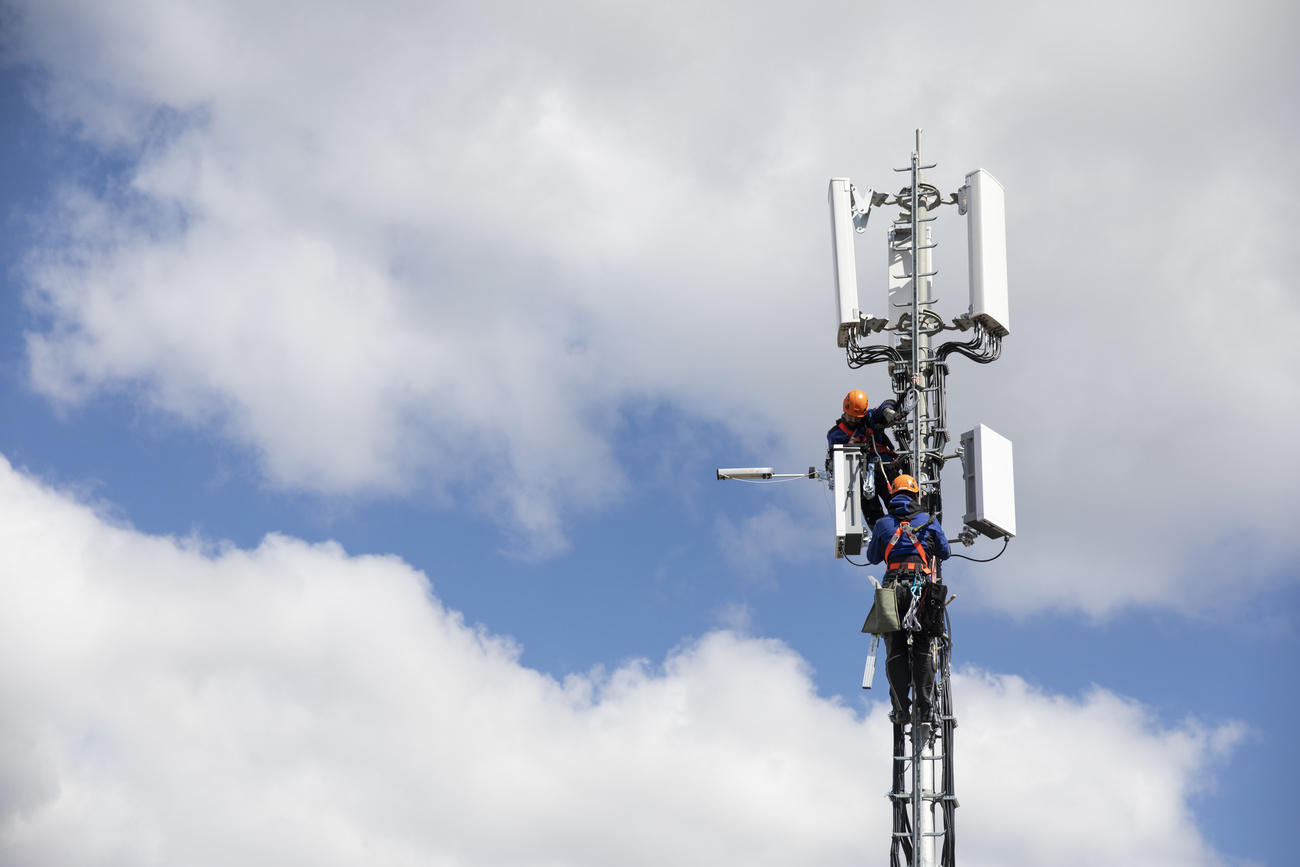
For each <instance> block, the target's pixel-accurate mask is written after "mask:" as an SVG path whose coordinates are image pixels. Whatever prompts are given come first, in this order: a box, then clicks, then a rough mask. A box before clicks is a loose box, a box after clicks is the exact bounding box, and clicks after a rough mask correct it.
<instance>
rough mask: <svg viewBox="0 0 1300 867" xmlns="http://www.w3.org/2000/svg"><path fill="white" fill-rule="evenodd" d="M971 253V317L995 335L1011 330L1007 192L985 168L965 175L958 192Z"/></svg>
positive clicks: (1003, 334)
mask: <svg viewBox="0 0 1300 867" xmlns="http://www.w3.org/2000/svg"><path fill="white" fill-rule="evenodd" d="M959 201H960V203H961V208H960V210H961V212H962V213H964V214H966V237H967V242H968V250H969V254H970V318H971V319H973V320H975V321H976V322H980V323H982V324H983V325H984V327H985V328H987V329H988V331H989V333H990V334H992V335H994V336H995V337H1004V336H1006V335H1008V334H1010V333H1011V312H1010V308H1009V307H1008V304H1007V210H1006V193H1005V192H1004V191H1003V189H1002V184H1000V183H998V180H997V178H995V177H993V175H991V174H989V173H988V172H986V171H985V170H984V169H976V170H975V171H973V172H971V173H970V174H968V175H966V185H965V186H964V187H962V188H961V191H960V194H959Z"/></svg>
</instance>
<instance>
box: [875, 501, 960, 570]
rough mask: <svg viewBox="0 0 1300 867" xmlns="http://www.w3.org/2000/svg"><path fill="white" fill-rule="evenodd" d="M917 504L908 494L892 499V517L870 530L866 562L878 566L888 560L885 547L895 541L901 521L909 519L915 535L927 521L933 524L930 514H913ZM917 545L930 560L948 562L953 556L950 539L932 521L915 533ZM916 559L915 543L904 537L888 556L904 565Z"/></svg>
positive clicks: (886, 517) (905, 535)
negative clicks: (951, 555)
mask: <svg viewBox="0 0 1300 867" xmlns="http://www.w3.org/2000/svg"><path fill="white" fill-rule="evenodd" d="M915 506H916V501H915V500H913V499H912V497H911V495H909V494H895V495H894V496H893V497H891V498H890V499H889V514H888V515H886V516H885V517H883V518H881V519H880V520H879V521H877V522H876V525H875V526H874V527H872V528H871V544H869V545H867V562H868V563H879V562H881V561H882V560H884V559H885V546H886V545H888V544H889V540H890V539H892V538H894V531H896V530H897V529H898V522H899V521H900V520H901V519H904V518H905V519H907V523H908V524H909V525H911V527H912V530H913V531H914V532H915V531H916V528H917V527H920V526H921V525H922V524H924V523H925V522H926V521H930V515H929V513H927V512H916V513H915V514H912V509H913V508H915ZM916 538H917V541H919V542H920V543H921V547H923V548H925V556H926V557H929V558H930V559H931V560H936V559H937V560H947V559H948V556H949V555H950V554H951V553H952V549H950V548H949V547H948V537H947V536H945V535H944V533H943V527H941V526H939V522H938V521H930V524H929V526H927V527H926V528H925V529H923V530H921V531H920V532H917V533H916ZM915 559H916V548H915V547H913V545H912V540H911V539H909V538H907V534H906V533H903V534H901V535H900V536H899V537H898V541H897V542H896V543H894V549H893V550H892V551H890V552H889V562H890V563H902V562H904V561H906V560H915Z"/></svg>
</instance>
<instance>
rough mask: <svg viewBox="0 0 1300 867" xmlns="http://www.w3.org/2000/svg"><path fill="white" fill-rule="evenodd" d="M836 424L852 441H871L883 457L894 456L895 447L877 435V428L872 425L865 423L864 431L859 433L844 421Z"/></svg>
mask: <svg viewBox="0 0 1300 867" xmlns="http://www.w3.org/2000/svg"><path fill="white" fill-rule="evenodd" d="M835 426H836V427H837V428H839V429H840V430H841V431H843V432H844V435H845V436H846V437H848V438H849V442H851V443H871V446H872V448H874V449H875V450H876V453H877V454H879V455H881V456H882V457H887V458H893V457H894V454H895V453H894V449H893V447H892V446H890V444H889V441H888V440H885V439H882V438H881V437H878V436H876V429H875V428H873V427H871V426H870V425H863V427H862V433H860V434H859V433H858V432H857V431H855V430H854V429H853V428H851V427H849V426H848V425H846V424H845V423H844V422H843V421H838V422H836V423H835Z"/></svg>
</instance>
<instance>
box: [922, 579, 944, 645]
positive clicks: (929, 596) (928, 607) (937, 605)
mask: <svg viewBox="0 0 1300 867" xmlns="http://www.w3.org/2000/svg"><path fill="white" fill-rule="evenodd" d="M947 600H948V585H946V584H943V583H941V582H938V581H927V582H925V583H924V584H922V585H921V603H920V605H918V606H917V608H918V610H917V613H916V619H917V620H919V621H920V623H921V633H922V634H924V635H928V636H931V637H935V636H939V635H943V633H944V628H943V606H944V603H945V602H946V601H947Z"/></svg>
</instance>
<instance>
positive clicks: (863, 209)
mask: <svg viewBox="0 0 1300 867" xmlns="http://www.w3.org/2000/svg"><path fill="white" fill-rule="evenodd" d="M828 197H829V199H830V205H831V266H832V268H833V269H834V271H835V299H836V303H837V306H838V309H837V313H838V314H839V327H838V329H837V331H836V333H835V343H836V345H837V346H842V347H843V346H848V344H849V337H850V335H852V334H853V333H854V332H855V331H860V330H869V329H874V330H877V331H878V330H880V328H881V327H882V326H883V325H884V324H885V320H883V319H875V318H874V317H872V316H870V315H869V314H864V313H863V311H862V310H861V308H859V307H858V262H857V256H856V255H855V254H854V252H853V238H854V236H855V235H856V234H857V233H858V232H861V231H863V230H864V229H866V226H867V218H868V217H869V216H870V214H871V204H872V197H873V193H872V191H871V190H867V193H866V195H865V196H863V197H861V198H859V195H858V191H857V189H856V188H855V187H854V186H853V184H852V182H850V181H849V179H848V178H831V184H830V191H829V193H828Z"/></svg>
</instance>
